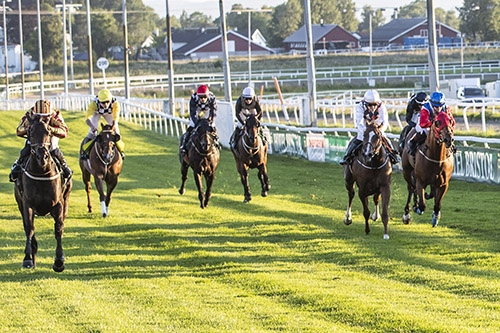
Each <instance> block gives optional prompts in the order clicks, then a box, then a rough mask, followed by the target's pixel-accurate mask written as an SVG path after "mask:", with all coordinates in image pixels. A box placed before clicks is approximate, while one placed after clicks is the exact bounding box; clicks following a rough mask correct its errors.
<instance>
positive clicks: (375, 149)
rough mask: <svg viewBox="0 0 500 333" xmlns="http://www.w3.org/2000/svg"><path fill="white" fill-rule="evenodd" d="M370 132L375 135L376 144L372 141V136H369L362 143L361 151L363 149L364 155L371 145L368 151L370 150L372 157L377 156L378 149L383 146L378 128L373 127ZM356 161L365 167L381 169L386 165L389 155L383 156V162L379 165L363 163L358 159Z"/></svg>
mask: <svg viewBox="0 0 500 333" xmlns="http://www.w3.org/2000/svg"><path fill="white" fill-rule="evenodd" d="M370 133H373V136H376V138H377V144H376V145H375V144H373V143H372V140H373V138H372V137H371V136H370V138H369V140H368V141H367V142H364V143H363V148H362V151H363V155H365V154H364V152H365V151H367V150H368V148H369V147H371V149H370V152H371V154H372V156H373V157H374V156H377V155H379V154H380V149H382V147H383V142H382V137H381V136H382V133H380V131H379V130H378V128H374V129H373V130H372V131H370ZM357 161H358V163H359V164H360V165H361V166H362V167H364V168H365V169H370V170H378V169H382V168H383V167H385V166H386V164H387V163H388V161H389V156H385V159H384V162H383V163H382V164H381V165H379V166H369V165H366V164H365V163H363V162H362V161H360V160H359V159H357Z"/></svg>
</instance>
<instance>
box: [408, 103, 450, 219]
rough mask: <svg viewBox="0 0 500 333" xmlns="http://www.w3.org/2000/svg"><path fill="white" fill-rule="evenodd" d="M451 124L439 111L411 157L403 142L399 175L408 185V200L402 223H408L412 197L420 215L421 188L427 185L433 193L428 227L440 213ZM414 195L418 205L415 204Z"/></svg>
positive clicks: (422, 206) (447, 178)
mask: <svg viewBox="0 0 500 333" xmlns="http://www.w3.org/2000/svg"><path fill="white" fill-rule="evenodd" d="M452 145H453V126H452V120H451V118H450V117H449V116H448V114H446V112H440V113H438V115H437V116H436V118H435V119H434V122H433V123H432V126H431V127H430V130H429V134H428V135H427V138H426V140H425V143H424V144H422V145H420V146H419V147H418V148H417V152H416V153H415V158H413V157H412V156H410V155H409V154H408V147H407V144H405V148H404V150H403V156H402V165H403V176H404V178H405V180H406V183H407V187H408V199H407V201H406V206H405V215H403V222H404V223H405V224H408V223H410V221H411V215H410V201H411V197H412V195H413V196H414V206H413V210H414V211H415V212H416V213H417V214H419V215H421V214H423V213H424V211H425V208H426V206H425V196H424V191H425V188H426V187H427V186H429V185H430V186H431V191H432V193H431V196H434V211H433V213H432V221H431V223H432V226H433V227H435V226H436V225H437V224H438V223H439V218H440V216H441V201H442V200H443V197H444V195H445V193H446V191H447V190H448V184H449V181H450V178H451V173H452V172H453V152H452ZM417 197H418V205H417V202H416V201H417Z"/></svg>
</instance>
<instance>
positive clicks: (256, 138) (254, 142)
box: [231, 115, 271, 202]
mask: <svg viewBox="0 0 500 333" xmlns="http://www.w3.org/2000/svg"><path fill="white" fill-rule="evenodd" d="M259 130H260V122H259V120H258V119H257V118H256V117H255V116H254V115H250V116H249V117H248V118H247V120H246V121H245V127H244V133H243V135H242V136H241V137H240V138H239V140H238V142H237V144H236V149H234V148H233V147H231V151H232V152H233V155H234V159H235V160H236V168H237V169H238V172H239V173H240V178H241V183H242V184H243V190H244V191H245V199H244V200H243V202H249V201H250V200H252V194H251V193H250V187H249V185H248V169H249V168H250V169H255V168H257V169H259V180H260V184H261V187H262V192H261V193H260V194H261V195H262V196H263V197H267V192H268V191H269V189H270V188H271V186H270V185H269V178H268V177H267V167H266V164H267V143H264V142H262V138H261V137H260V135H259Z"/></svg>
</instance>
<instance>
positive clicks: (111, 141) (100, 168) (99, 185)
mask: <svg viewBox="0 0 500 333" xmlns="http://www.w3.org/2000/svg"><path fill="white" fill-rule="evenodd" d="M101 126H102V130H101V132H100V133H99V134H98V135H97V137H96V138H95V142H94V143H93V146H92V148H91V149H90V152H89V155H88V156H89V158H88V159H83V158H82V157H81V156H82V152H81V151H80V169H82V178H83V184H84V185H85V191H87V207H88V208H89V213H91V212H92V204H91V203H90V189H91V186H90V176H91V175H92V176H94V182H95V187H96V189H97V192H99V201H100V202H101V213H102V217H107V216H108V215H109V202H110V201H111V193H112V192H113V190H114V189H115V187H116V184H118V176H119V175H120V172H121V170H122V165H123V161H122V157H121V155H120V152H119V151H118V148H117V147H116V142H118V141H120V135H119V134H118V133H116V132H115V129H114V126H113V125H109V124H106V125H102V124H101ZM104 182H105V183H106V194H104Z"/></svg>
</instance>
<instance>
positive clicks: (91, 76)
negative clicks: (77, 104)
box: [19, 0, 94, 95]
mask: <svg viewBox="0 0 500 333" xmlns="http://www.w3.org/2000/svg"><path fill="white" fill-rule="evenodd" d="M19 1H20V0H19ZM86 1H87V2H86V9H87V42H88V47H89V49H88V57H89V59H88V60H89V61H88V63H89V94H90V95H94V70H93V65H94V64H93V63H92V31H91V29H90V0H86Z"/></svg>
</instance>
